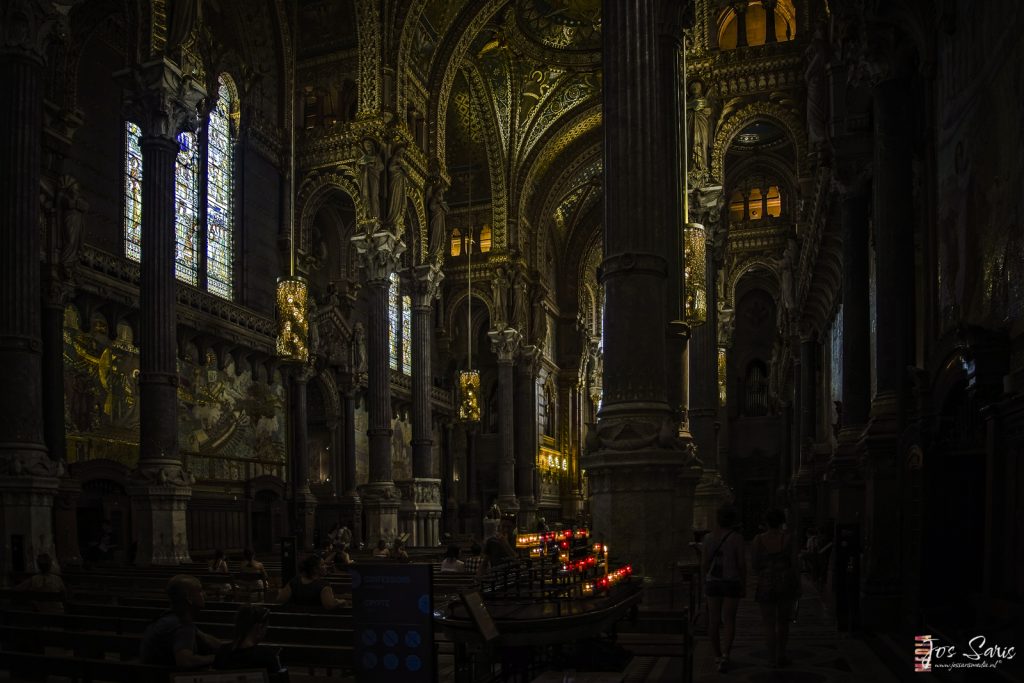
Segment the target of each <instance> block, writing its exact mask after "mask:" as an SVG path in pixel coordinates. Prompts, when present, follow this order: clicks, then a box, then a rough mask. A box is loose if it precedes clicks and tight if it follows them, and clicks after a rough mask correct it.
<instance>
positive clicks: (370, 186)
mask: <svg viewBox="0 0 1024 683" xmlns="http://www.w3.org/2000/svg"><path fill="white" fill-rule="evenodd" d="M361 144H362V148H363V155H362V156H361V157H360V158H359V161H358V162H357V163H358V164H359V195H360V199H361V201H362V202H363V206H364V207H366V216H367V217H368V218H380V176H381V174H382V173H383V172H384V160H383V159H382V158H381V155H380V152H379V151H378V149H377V143H376V142H374V141H373V140H371V139H370V138H364V139H363V141H362V143H361Z"/></svg>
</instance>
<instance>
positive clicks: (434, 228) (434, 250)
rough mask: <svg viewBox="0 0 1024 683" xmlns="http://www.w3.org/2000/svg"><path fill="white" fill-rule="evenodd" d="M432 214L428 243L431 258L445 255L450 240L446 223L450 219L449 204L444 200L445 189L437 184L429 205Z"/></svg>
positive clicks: (431, 194)
mask: <svg viewBox="0 0 1024 683" xmlns="http://www.w3.org/2000/svg"><path fill="white" fill-rule="evenodd" d="M427 208H428V211H429V212H430V213H429V215H430V240H429V242H428V245H429V251H428V252H427V253H428V254H429V255H430V256H431V257H436V256H439V255H441V254H443V253H444V243H445V240H447V239H448V230H447V227H446V225H445V221H446V220H447V217H448V203H447V202H446V201H445V200H444V187H443V186H442V185H441V184H440V183H436V184H435V185H434V187H433V190H432V191H431V192H430V199H429V204H428V207H427Z"/></svg>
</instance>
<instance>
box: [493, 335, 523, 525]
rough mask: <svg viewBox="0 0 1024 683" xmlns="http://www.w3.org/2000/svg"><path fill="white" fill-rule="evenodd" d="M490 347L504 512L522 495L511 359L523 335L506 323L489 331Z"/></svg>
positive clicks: (512, 508) (512, 509) (515, 506)
mask: <svg viewBox="0 0 1024 683" xmlns="http://www.w3.org/2000/svg"><path fill="white" fill-rule="evenodd" d="M488 336H489V337H490V338H491V348H492V349H493V350H494V354H495V355H496V356H497V357H498V422H499V427H500V428H499V432H500V434H501V442H500V443H501V447H500V448H499V451H498V506H499V507H500V508H501V511H502V512H517V511H518V510H519V499H518V498H517V497H516V453H515V450H514V446H515V436H514V434H513V431H512V430H513V428H514V426H513V420H512V416H513V411H514V406H513V403H512V383H513V374H512V362H513V361H514V360H515V357H516V353H517V352H518V351H519V343H520V341H521V340H522V335H520V334H519V331H518V330H515V329H513V328H511V327H506V328H505V329H503V330H493V331H491V332H489V333H488Z"/></svg>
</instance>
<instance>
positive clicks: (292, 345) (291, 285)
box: [276, 54, 309, 363]
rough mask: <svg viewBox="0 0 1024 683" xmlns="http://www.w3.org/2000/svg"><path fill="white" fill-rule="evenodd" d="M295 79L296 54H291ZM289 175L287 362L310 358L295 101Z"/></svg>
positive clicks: (281, 302)
mask: <svg viewBox="0 0 1024 683" xmlns="http://www.w3.org/2000/svg"><path fill="white" fill-rule="evenodd" d="M292 82H293V83H294V82H295V56H294V54H293V55H292ZM288 163H289V166H288V178H289V193H290V194H289V199H288V209H289V217H288V221H289V226H288V231H289V238H288V243H289V252H290V253H289V259H288V277H279V278H277V296H276V308H277V344H276V349H277V356H278V358H280V359H281V360H282V361H284V362H286V363H308V362H309V318H308V310H309V284H308V283H307V282H306V280H305V278H303V277H301V276H299V275H296V274H295V104H294V102H293V103H292V120H291V149H290V158H289V162H288Z"/></svg>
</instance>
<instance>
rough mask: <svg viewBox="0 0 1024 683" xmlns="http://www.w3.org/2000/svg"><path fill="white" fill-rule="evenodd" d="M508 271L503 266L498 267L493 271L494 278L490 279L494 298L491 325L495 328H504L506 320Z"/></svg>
mask: <svg viewBox="0 0 1024 683" xmlns="http://www.w3.org/2000/svg"><path fill="white" fill-rule="evenodd" d="M508 288H509V281H508V271H507V270H506V269H505V268H504V267H498V268H496V269H495V271H494V279H493V280H491V295H492V297H493V299H494V320H492V321H491V324H492V326H493V327H494V329H496V330H501V329H504V328H505V323H506V322H508Z"/></svg>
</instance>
